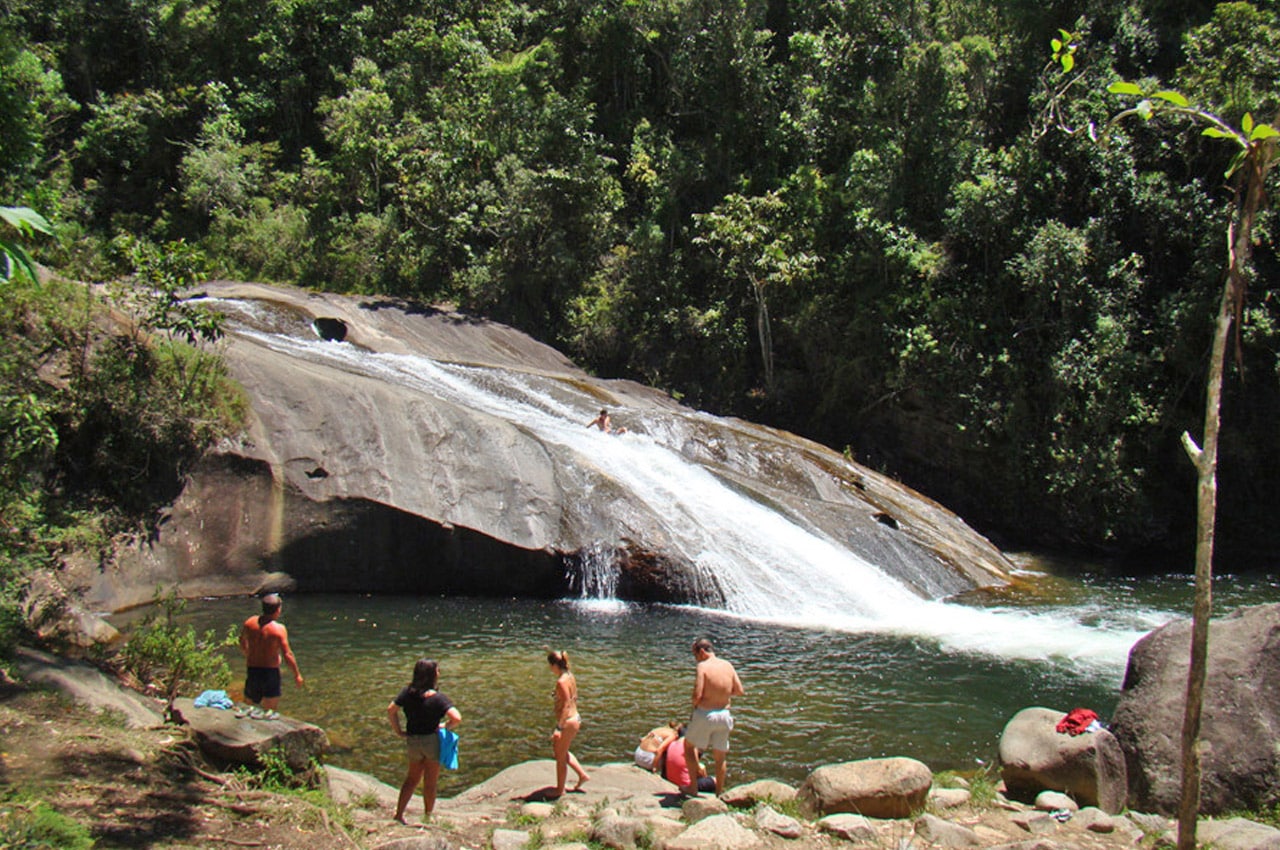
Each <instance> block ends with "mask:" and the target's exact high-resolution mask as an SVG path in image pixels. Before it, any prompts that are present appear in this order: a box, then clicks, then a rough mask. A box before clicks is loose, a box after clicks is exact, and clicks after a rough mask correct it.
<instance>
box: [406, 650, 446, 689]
mask: <svg viewBox="0 0 1280 850" xmlns="http://www.w3.org/2000/svg"><path fill="white" fill-rule="evenodd" d="M439 675H440V665H439V664H437V663H436V662H435V659H433V658H419V659H418V661H417V663H415V664H414V665H413V681H412V682H410V683H409V690H411V691H418V692H419V693H421V692H423V691H430V690H434V689H435V686H436V679H437V678H438V677H439Z"/></svg>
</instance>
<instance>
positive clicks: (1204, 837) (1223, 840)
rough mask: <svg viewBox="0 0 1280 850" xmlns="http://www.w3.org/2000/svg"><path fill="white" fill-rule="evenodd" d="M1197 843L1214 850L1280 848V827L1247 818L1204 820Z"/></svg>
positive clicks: (1199, 827) (1197, 832)
mask: <svg viewBox="0 0 1280 850" xmlns="http://www.w3.org/2000/svg"><path fill="white" fill-rule="evenodd" d="M1196 843H1198V844H1200V845H1201V846H1205V847H1213V848H1214V850H1280V829H1275V828H1274V827H1270V826H1267V825H1266V824H1261V823H1256V822H1255V821H1251V820H1248V819H1246V818H1230V819H1228V820H1202V821H1200V822H1199V823H1197V824H1196Z"/></svg>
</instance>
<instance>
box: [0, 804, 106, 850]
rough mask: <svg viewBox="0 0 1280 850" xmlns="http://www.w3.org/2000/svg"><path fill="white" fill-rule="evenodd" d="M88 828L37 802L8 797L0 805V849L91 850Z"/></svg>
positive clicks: (90, 837)
mask: <svg viewBox="0 0 1280 850" xmlns="http://www.w3.org/2000/svg"><path fill="white" fill-rule="evenodd" d="M93 846H94V841H93V836H92V835H90V833H89V829H88V827H86V826H84V825H82V824H79V823H77V822H76V821H74V820H72V819H71V818H69V817H67V816H66V815H62V814H59V813H58V812H56V811H54V810H53V809H52V808H50V806H49V805H48V804H47V803H45V802H43V801H40V800H29V799H24V798H20V797H13V796H10V797H8V798H7V799H5V800H3V801H0V847H5V848H12V850H90V848H92V847H93Z"/></svg>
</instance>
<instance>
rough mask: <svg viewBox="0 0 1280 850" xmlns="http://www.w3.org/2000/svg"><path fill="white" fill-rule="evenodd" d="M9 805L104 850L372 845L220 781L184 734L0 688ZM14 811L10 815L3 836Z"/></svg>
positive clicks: (285, 802)
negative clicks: (47, 816)
mask: <svg viewBox="0 0 1280 850" xmlns="http://www.w3.org/2000/svg"><path fill="white" fill-rule="evenodd" d="M0 796H3V797H4V798H7V799H10V800H12V799H15V798H16V799H18V800H19V801H33V800H42V801H44V802H45V803H46V804H48V805H49V806H50V807H51V808H52V809H54V810H55V811H57V812H58V813H60V814H62V815H65V816H67V817H69V818H71V819H73V820H75V821H77V822H79V823H81V824H83V825H85V826H87V827H88V828H89V830H90V832H91V834H92V836H93V838H94V840H95V845H94V846H95V848H116V847H128V848H154V850H168V848H174V849H175V850H176V848H207V847H211V846H228V847H263V848H278V850H338V848H342V850H351V848H353V847H359V846H364V844H365V842H364V840H363V838H362V837H361V836H360V833H361V832H363V831H364V830H363V829H362V828H361V827H359V826H345V827H344V825H343V824H342V823H340V822H337V821H339V820H341V817H340V813H338V814H335V813H334V812H333V811H331V810H330V809H328V808H326V807H322V806H320V805H316V804H314V803H311V802H309V801H308V800H307V799H304V798H302V797H300V796H297V795H292V794H270V793H266V792H263V791H259V790H254V789H251V788H249V787H247V786H246V785H245V784H244V783H243V782H240V781H238V780H236V779H235V778H234V777H232V776H231V775H229V774H218V773H216V772H214V771H213V770H212V769H211V768H210V767H209V766H208V765H205V764H203V763H201V760H200V757H199V754H198V752H197V751H196V749H195V748H194V747H193V746H192V745H191V744H190V743H189V742H188V740H187V738H186V735H185V734H184V733H183V731H182V730H181V729H179V728H172V729H169V728H162V729H149V730H132V729H127V728H125V726H124V724H123V723H120V722H118V721H114V720H113V719H112V718H111V717H110V716H99V715H95V714H92V713H90V712H88V711H87V710H85V709H83V708H80V707H78V706H75V705H73V704H72V703H71V702H70V701H68V700H65V699H63V698H61V697H58V696H56V695H54V694H51V693H46V692H42V691H28V690H25V689H23V688H21V687H18V686H14V685H9V684H5V685H0ZM8 808H9V807H3V808H0V829H3V827H4V823H3V819H4V818H5V817H6V815H5V814H3V813H2V812H3V811H4V810H5V809H8ZM8 816H12V814H10V815H8ZM0 837H2V835H0ZM2 844H4V842H3V840H0V845H2Z"/></svg>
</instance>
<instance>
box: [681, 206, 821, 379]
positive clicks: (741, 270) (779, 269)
mask: <svg viewBox="0 0 1280 850" xmlns="http://www.w3.org/2000/svg"><path fill="white" fill-rule="evenodd" d="M784 210H785V202H784V200H783V198H782V197H781V196H780V195H779V193H777V192H770V193H767V194H765V195H757V196H754V197H750V198H748V197H744V196H742V195H738V194H732V195H729V196H728V197H726V198H725V199H724V200H723V201H721V202H720V204H719V205H717V207H716V208H715V209H714V210H712V211H711V212H709V213H706V214H705V215H695V216H694V221H695V222H697V223H698V225H699V226H700V228H701V235H699V236H697V237H695V238H694V240H693V241H694V244H697V245H704V246H706V247H707V248H708V249H709V250H710V251H711V252H712V253H713V254H714V255H715V257H716V259H717V260H718V261H719V264H720V268H721V270H722V271H721V273H722V274H723V275H724V276H725V277H726V278H728V279H729V280H731V281H734V282H735V283H746V284H747V286H748V287H749V288H750V291H751V294H752V297H753V299H754V301H755V305H756V335H757V340H758V341H759V344H760V360H761V364H762V366H763V367H764V382H765V387H766V389H767V390H768V392H770V393H772V392H773V391H774V364H773V329H772V323H771V321H770V318H769V291H770V290H771V289H777V288H781V287H784V286H787V285H789V284H790V283H792V282H793V281H795V280H796V279H798V278H802V277H805V276H807V275H809V274H811V273H812V271H813V269H814V267H815V266H816V265H817V258H816V257H814V256H813V255H811V254H806V253H804V251H803V250H801V249H800V248H799V247H798V246H797V245H796V240H795V238H794V235H793V234H792V233H790V232H788V231H787V230H786V229H785V227H784V226H783V223H782V221H781V220H780V216H781V214H782V213H783V211H784Z"/></svg>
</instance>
